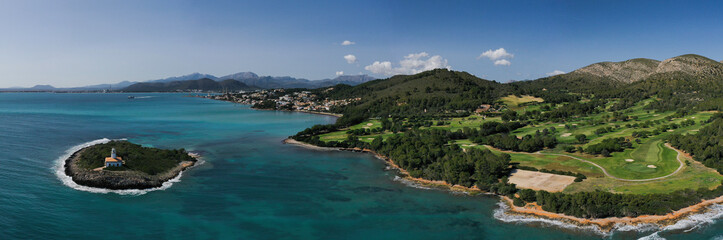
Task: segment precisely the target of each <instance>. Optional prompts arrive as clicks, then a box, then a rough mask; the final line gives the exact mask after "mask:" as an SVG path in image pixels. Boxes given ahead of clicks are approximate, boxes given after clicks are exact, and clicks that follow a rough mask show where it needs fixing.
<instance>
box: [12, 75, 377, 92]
mask: <svg viewBox="0 0 723 240" xmlns="http://www.w3.org/2000/svg"><path fill="white" fill-rule="evenodd" d="M199 79H211V80H214V81H223V80H229V79H230V80H236V81H238V82H241V83H244V84H246V85H248V86H253V87H257V88H262V89H271V88H309V89H313V88H320V87H329V86H334V85H336V84H347V85H352V86H353V85H357V84H360V83H364V82H368V81H371V80H374V79H376V78H374V77H371V76H368V75H350V76H346V75H345V76H339V77H336V78H334V79H322V80H308V79H303V78H293V77H272V76H259V75H257V74H256V73H253V72H239V73H234V74H229V75H226V76H223V77H216V76H213V75H211V74H204V73H191V74H186V75H182V76H176V77H168V78H163V79H155V80H148V81H142V82H136V81H122V82H118V83H113V84H96V85H88V86H82V87H70V88H54V87H52V86H50V85H38V86H35V87H32V88H23V87H13V88H0V91H98V90H120V89H124V90H125V89H139V88H136V87H134V88H128V87H130V86H131V85H134V84H138V83H169V82H177V81H188V80H199ZM139 86H149V85H139ZM143 88H144V89H145V88H147V87H143ZM152 88H158V86H155V85H154V87H152Z"/></svg>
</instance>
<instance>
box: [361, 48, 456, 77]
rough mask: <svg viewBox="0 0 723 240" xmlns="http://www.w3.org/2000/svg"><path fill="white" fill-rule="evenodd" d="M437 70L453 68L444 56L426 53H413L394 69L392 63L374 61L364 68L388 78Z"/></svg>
mask: <svg viewBox="0 0 723 240" xmlns="http://www.w3.org/2000/svg"><path fill="white" fill-rule="evenodd" d="M437 68H444V69H447V70H450V69H451V68H452V67H451V66H449V64H448V63H447V59H444V58H442V56H439V55H434V56H431V57H430V56H429V54H428V53H426V52H420V53H411V54H409V55H407V56H404V59H402V60H401V61H399V66H398V67H393V66H392V62H390V61H383V62H380V61H374V63H372V64H371V65H368V66H366V67H364V69H366V70H367V71H370V72H372V73H376V74H383V75H388V76H391V75H397V74H416V73H420V72H423V71H428V70H432V69H437Z"/></svg>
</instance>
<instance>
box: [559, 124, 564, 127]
mask: <svg viewBox="0 0 723 240" xmlns="http://www.w3.org/2000/svg"><path fill="white" fill-rule="evenodd" d="M557 126H558V127H564V126H565V124H560V125H557Z"/></svg>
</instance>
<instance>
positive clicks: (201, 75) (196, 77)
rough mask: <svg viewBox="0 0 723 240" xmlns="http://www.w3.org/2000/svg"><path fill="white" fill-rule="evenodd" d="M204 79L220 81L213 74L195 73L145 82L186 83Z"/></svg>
mask: <svg viewBox="0 0 723 240" xmlns="http://www.w3.org/2000/svg"><path fill="white" fill-rule="evenodd" d="M204 78H208V79H211V80H216V81H218V80H220V79H219V78H217V77H216V76H213V75H211V74H204V73H197V72H195V73H191V74H186V75H183V76H177V77H168V78H163V79H156V80H148V81H145V82H161V83H163V82H174V81H185V80H199V79H204Z"/></svg>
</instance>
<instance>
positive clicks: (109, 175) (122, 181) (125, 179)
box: [65, 148, 195, 190]
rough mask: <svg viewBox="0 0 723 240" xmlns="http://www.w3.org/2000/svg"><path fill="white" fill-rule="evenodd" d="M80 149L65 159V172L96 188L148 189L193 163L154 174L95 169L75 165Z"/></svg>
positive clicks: (77, 180) (74, 178)
mask: <svg viewBox="0 0 723 240" xmlns="http://www.w3.org/2000/svg"><path fill="white" fill-rule="evenodd" d="M85 149H86V148H84V149H81V150H79V151H77V152H75V153H73V154H72V155H70V157H69V158H68V159H67V160H65V174H66V175H68V176H70V177H71V178H72V179H73V182H75V183H77V184H80V185H83V186H88V187H96V188H105V189H113V190H123V189H149V188H156V187H160V186H162V185H163V183H164V182H166V181H168V180H171V179H173V178H175V177H176V176H178V174H180V173H181V171H183V170H185V169H186V168H188V167H191V166H193V165H194V164H195V162H192V161H185V162H181V163H180V164H179V165H178V166H176V167H175V168H173V169H171V170H169V171H167V172H164V173H161V174H156V175H149V174H147V173H144V172H139V171H130V170H129V171H103V170H100V171H95V170H91V169H85V168H81V167H79V166H78V165H77V161H78V159H79V156H80V155H81V154H83V151H84V150H85Z"/></svg>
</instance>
